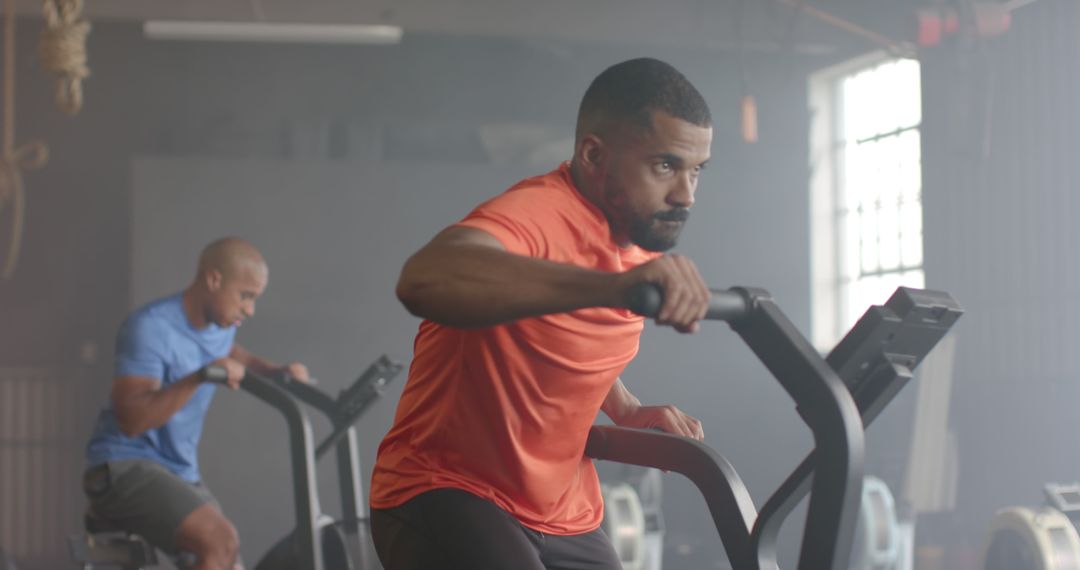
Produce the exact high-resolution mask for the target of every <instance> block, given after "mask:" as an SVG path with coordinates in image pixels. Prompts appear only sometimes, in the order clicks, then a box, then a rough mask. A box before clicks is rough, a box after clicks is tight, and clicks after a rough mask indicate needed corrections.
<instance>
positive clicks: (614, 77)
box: [575, 57, 712, 140]
mask: <svg viewBox="0 0 1080 570" xmlns="http://www.w3.org/2000/svg"><path fill="white" fill-rule="evenodd" d="M653 111H663V112H665V113H667V114H669V115H671V116H673V117H675V118H678V119H682V120H684V121H686V122H688V123H692V124H694V125H698V126H700V127H709V126H712V116H711V115H710V114H709V105H708V104H706V103H705V98H704V97H702V96H701V93H700V92H698V90H697V88H695V87H694V85H693V84H692V83H690V80H689V79H687V78H686V76H684V75H683V74H682V73H680V72H679V70H677V69H675V68H674V67H672V66H671V65H670V64H668V63H665V62H663V61H660V60H658V59H653V58H649V57H642V58H638V59H631V60H627V61H624V62H622V63H617V64H615V65H613V66H611V67H609V68H607V69H605V70H604V71H603V72H601V73H600V75H597V76H596V79H593V81H592V83H591V84H590V85H589V88H588V89H587V90H585V96H584V97H582V98H581V107H580V108H579V109H578V119H577V133H576V135H575V138H576V139H577V140H580V139H581V137H583V136H585V135H586V134H588V133H589V132H604V131H606V130H608V129H609V128H611V127H613V126H616V125H622V124H627V123H629V124H634V125H637V126H640V127H643V128H646V129H647V128H650V127H651V126H652V113H653Z"/></svg>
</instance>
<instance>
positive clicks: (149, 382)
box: [111, 374, 161, 408]
mask: <svg viewBox="0 0 1080 570" xmlns="http://www.w3.org/2000/svg"><path fill="white" fill-rule="evenodd" d="M160 387H161V380H159V379H157V378H151V377H149V376H130V375H126V374H118V375H117V376H115V377H114V378H113V383H112V392H111V398H112V403H113V408H120V407H123V405H124V404H127V403H128V402H131V401H132V400H138V399H139V398H140V397H141V396H144V395H145V394H148V393H150V392H154V391H156V390H157V389H158V388H160Z"/></svg>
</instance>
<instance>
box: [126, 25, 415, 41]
mask: <svg viewBox="0 0 1080 570" xmlns="http://www.w3.org/2000/svg"><path fill="white" fill-rule="evenodd" d="M143 34H144V35H145V36H146V37H147V38H150V39H155V40H190V41H219V42H267V43H279V42H287V43H310V44H396V43H398V42H400V41H401V34H402V30H401V27H399V26H371V25H359V24H356V25H349V24H290V23H272V22H198V21H184V20H148V21H146V22H144V23H143Z"/></svg>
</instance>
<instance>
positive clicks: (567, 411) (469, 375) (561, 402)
mask: <svg viewBox="0 0 1080 570" xmlns="http://www.w3.org/2000/svg"><path fill="white" fill-rule="evenodd" d="M459 225H462V226H467V227H472V228H478V229H481V230H483V231H486V232H488V233H490V234H491V235H493V236H495V238H497V239H498V240H499V241H500V242H502V244H503V245H504V246H505V247H506V249H507V250H508V251H510V252H511V253H515V254H519V255H526V256H530V257H537V258H541V259H547V260H550V261H556V262H561V263H567V264H573V265H578V266H582V267H588V268H592V269H597V270H600V271H610V272H621V271H626V270H628V269H631V268H633V267H635V266H637V265H639V264H641V263H644V262H646V261H649V260H651V259H654V258H655V257H657V256H658V254H655V253H650V252H647V251H645V250H642V249H640V248H638V247H636V246H631V247H629V248H620V247H619V246H618V245H616V244H615V243H614V241H612V239H611V233H610V230H609V227H608V223H607V220H606V219H605V217H604V215H603V213H602V212H601V211H600V210H599V209H598V208H596V207H595V206H594V205H593V204H591V203H590V202H588V201H587V200H586V199H585V198H584V197H583V196H581V195H580V194H579V193H578V192H577V190H576V189H575V188H574V184H573V181H572V179H571V177H570V171H569V166H568V165H566V164H564V165H563V166H561V167H560V168H558V169H557V170H555V171H553V172H550V173H548V174H546V175H543V176H539V177H535V178H530V179H527V180H524V181H522V182H520V183H518V184H517V185H515V186H514V187H512V188H510V189H509V190H507V191H506V192H505V193H503V194H501V195H499V196H497V197H495V198H493V199H491V200H489V201H487V202H485V203H483V204H481V205H480V206H478V207H477V208H476V209H475V210H474V211H473V212H472V213H470V214H469V215H468V216H467V217H466V218H465V219H464V220H463V221H461V222H460V223H459ZM642 327H643V319H642V318H641V317H639V316H637V315H635V314H633V313H631V312H629V311H626V310H622V309H610V308H591V309H582V310H578V311H573V312H570V313H562V314H554V315H546V316H542V317H536V318H528V319H521V320H518V321H515V322H511V323H507V324H503V325H498V326H493V327H488V328H482V329H458V328H451V327H446V326H442V325H439V324H436V323H433V322H430V321H424V322H423V323H422V324H421V325H420V331H419V333H418V334H417V336H416V343H415V347H414V356H413V361H412V365H411V366H410V369H409V379H408V382H407V383H406V385H405V390H404V392H403V393H402V395H401V401H400V402H399V403H398V408H397V414H396V416H395V418H394V425H393V427H392V428H391V429H390V432H389V433H388V434H387V435H386V438H385V439H383V441H382V444H381V445H380V446H379V453H378V459H377V461H376V463H375V470H374V474H373V476H372V484H371V506H372V507H374V508H391V507H395V506H398V505H400V504H402V503H404V502H406V501H408V500H409V499H411V498H413V497H414V496H416V495H418V494H420V493H423V492H425V491H429V490H432V489H438V488H445V487H453V488H457V489H462V490H465V491H468V492H470V493H473V494H475V495H478V496H480V497H482V498H485V499H488V500H490V501H492V502H494V503H495V504H496V505H498V506H499V507H501V508H502V509H504V510H506V511H508V512H509V513H511V514H512V515H513V516H514V517H516V518H517V519H518V520H519V521H521V523H522V524H524V525H525V526H527V527H530V528H532V529H535V530H538V531H541V532H545V533H549V534H558V535H570V534H580V533H583V532H589V531H591V530H593V529H595V528H596V527H598V526H599V525H600V521H601V520H602V518H603V501H602V499H601V497H600V483H599V480H598V479H597V475H596V470H595V468H594V467H593V464H592V461H591V460H590V459H588V458H587V457H585V456H584V450H585V440H586V438H587V436H588V433H589V428H590V427H591V426H592V424H593V422H594V421H595V419H596V416H597V414H598V413H599V411H600V406H601V404H603V401H604V398H605V397H606V396H607V394H608V391H609V390H610V389H611V386H612V385H613V384H614V382H615V379H616V378H617V377H618V376H619V374H620V373H621V372H622V370H623V369H624V368H625V367H626V365H627V364H628V363H629V362H630V360H631V359H632V358H633V357H634V355H635V354H636V353H637V350H638V339H639V337H640V336H641V330H642Z"/></svg>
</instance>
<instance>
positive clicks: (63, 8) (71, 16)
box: [38, 0, 90, 115]
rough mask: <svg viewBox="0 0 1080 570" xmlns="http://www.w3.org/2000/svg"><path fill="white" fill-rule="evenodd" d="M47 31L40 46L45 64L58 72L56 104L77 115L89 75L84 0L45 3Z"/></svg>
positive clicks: (45, 0)
mask: <svg viewBox="0 0 1080 570" xmlns="http://www.w3.org/2000/svg"><path fill="white" fill-rule="evenodd" d="M44 2H45V5H44V14H45V29H44V30H43V31H42V32H41V43H40V44H39V46H38V50H39V53H40V55H41V62H42V65H44V66H45V68H46V69H48V70H49V71H52V72H54V73H57V74H59V75H60V77H58V78H57V85H56V104H57V105H58V106H59V107H60V109H61V110H62V111H64V112H65V113H67V114H69V115H75V114H76V113H78V112H79V110H80V109H82V99H83V97H82V80H83V79H86V78H87V77H89V76H90V68H89V67H87V65H86V38H87V36H89V35H90V22H87V21H86V20H83V19H81V16H82V8H83V1H82V0H44Z"/></svg>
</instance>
